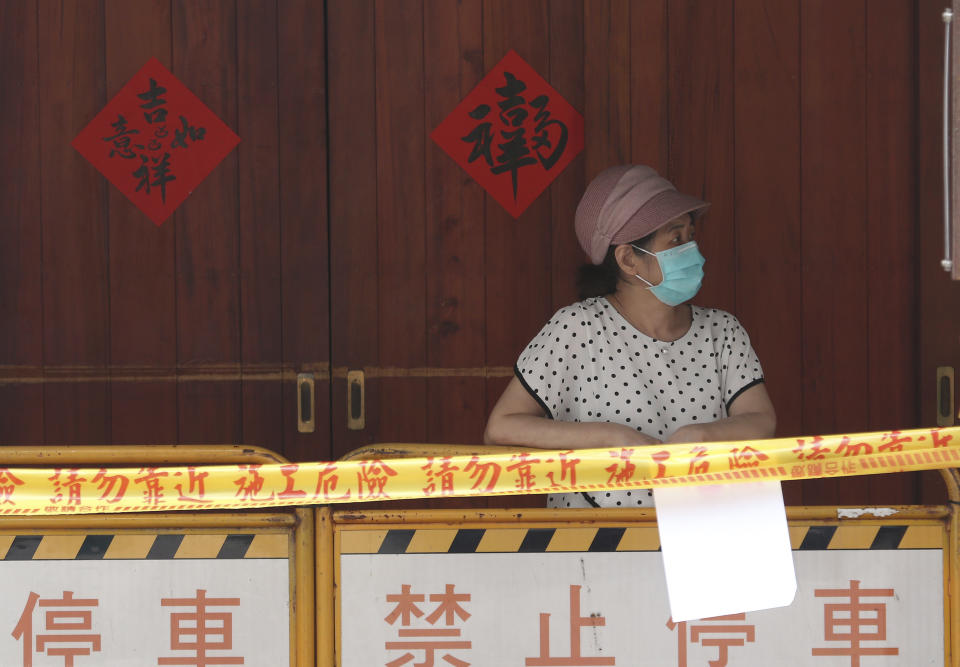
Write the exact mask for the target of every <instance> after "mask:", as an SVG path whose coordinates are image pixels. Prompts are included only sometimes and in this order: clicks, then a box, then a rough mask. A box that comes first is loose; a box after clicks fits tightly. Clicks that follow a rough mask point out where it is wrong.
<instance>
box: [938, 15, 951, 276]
mask: <svg viewBox="0 0 960 667" xmlns="http://www.w3.org/2000/svg"><path fill="white" fill-rule="evenodd" d="M952 21H953V10H951V9H944V10H943V30H944V36H943V259H942V260H941V261H940V266H942V267H943V270H944V271H952V270H953V257H952V255H953V249H952V248H951V239H950V195H951V192H952V189H953V188H952V187H951V183H950V24H951V22H952Z"/></svg>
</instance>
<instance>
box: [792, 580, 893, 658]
mask: <svg viewBox="0 0 960 667" xmlns="http://www.w3.org/2000/svg"><path fill="white" fill-rule="evenodd" d="M814 595H815V596H816V597H818V598H821V597H828V598H846V599H847V602H841V603H835V604H824V605H823V638H824V639H825V640H826V641H828V642H844V643H846V644H848V646H837V647H831V648H815V649H813V650H812V651H811V654H812V655H815V656H848V657H849V658H850V667H860V658H862V657H864V656H869V655H899V653H900V650H899V649H898V648H894V647H885V646H871V647H868V646H863V645H862V642H865V641H871V642H884V641H886V639H887V603H886V602H873V603H866V602H863V598H885V597H886V598H889V597H893V596H894V591H893V589H892V588H860V582H859V581H857V580H855V579H851V580H850V587H849V588H843V589H830V588H819V589H816V590H814Z"/></svg>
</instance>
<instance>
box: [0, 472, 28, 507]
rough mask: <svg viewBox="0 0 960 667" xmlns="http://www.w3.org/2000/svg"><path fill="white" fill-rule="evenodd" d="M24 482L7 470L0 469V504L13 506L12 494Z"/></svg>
mask: <svg viewBox="0 0 960 667" xmlns="http://www.w3.org/2000/svg"><path fill="white" fill-rule="evenodd" d="M23 484H24V481H23V480H22V479H20V478H19V477H17V476H16V475H14V474H13V473H12V472H10V470H9V468H0V499H2V500H0V504H7V505H15V504H16V503H14V502H13V492H14V490H15V489H16V488H17V487H18V486H23Z"/></svg>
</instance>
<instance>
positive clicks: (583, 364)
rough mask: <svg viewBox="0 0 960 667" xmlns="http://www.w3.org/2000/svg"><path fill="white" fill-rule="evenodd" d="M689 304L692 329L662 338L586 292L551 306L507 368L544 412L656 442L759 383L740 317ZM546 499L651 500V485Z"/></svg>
mask: <svg viewBox="0 0 960 667" xmlns="http://www.w3.org/2000/svg"><path fill="white" fill-rule="evenodd" d="M691 308H692V311H693V321H692V324H691V325H690V329H689V330H688V331H687V332H686V333H685V334H684V335H683V336H681V337H680V338H678V339H677V340H674V341H662V340H657V339H655V338H650V337H649V336H647V335H645V334H643V333H641V332H640V331H638V330H637V329H635V328H634V327H633V326H632V325H631V324H630V323H629V322H627V321H626V320H625V319H624V318H623V316H622V315H621V314H620V313H619V312H618V311H617V310H616V308H614V307H613V306H612V305H610V302H609V301H607V299H606V298H605V297H597V298H592V299H586V300H585V301H581V302H579V303H575V304H573V305H571V306H567V307H565V308H561V309H560V310H559V311H557V313H556V314H555V315H554V316H553V317H552V318H551V319H550V321H549V322H548V323H547V324H546V326H544V327H543V329H542V330H541V331H540V333H539V334H537V336H536V337H535V338H534V339H533V340H532V341H531V342H530V344H529V345H527V347H526V349H525V350H524V351H523V353H522V354H521V355H520V358H519V360H518V361H517V365H516V368H515V369H514V370H515V372H516V375H517V377H518V378H519V379H520V382H521V383H522V384H523V385H524V387H526V389H527V391H529V392H530V394H531V395H532V396H533V397H534V398H535V399H536V400H537V402H538V403H539V404H540V405H541V407H542V408H543V409H544V411H545V412H546V413H547V416H548V417H550V418H551V419H557V420H562V421H579V422H587V421H605V422H616V423H620V424H625V425H627V426H632V427H634V428H636V429H637V430H638V431H641V432H642V433H645V434H646V435H649V436H651V437H654V438H657V439H658V440H663V439H665V438H668V437H669V436H670V435H671V434H672V433H673V432H674V431H675V430H677V429H678V428H680V427H681V426H685V425H687V424H693V423H697V422H711V421H715V420H717V419H722V418H724V417H726V416H728V410H729V408H730V405H731V404H732V403H733V401H734V400H735V399H736V398H737V396H739V395H740V394H741V393H742V392H744V391H745V390H747V389H749V388H750V387H752V386H753V385H755V384H757V383H759V382H763V370H762V368H761V367H760V361H759V360H758V359H757V355H756V353H754V351H753V348H752V347H751V346H750V338H749V337H748V336H747V332H746V331H744V329H743V327H742V326H741V325H740V322H738V321H737V318H736V317H734V316H733V315H731V314H730V313H727V312H724V311H722V310H716V309H712V308H700V307H698V306H691ZM611 444H613V443H611ZM547 505H548V506H549V507H591V506H601V507H636V506H641V507H649V506H652V505H653V492H652V491H649V490H647V489H643V490H632V491H610V492H606V491H604V492H597V493H584V494H554V495H550V496H548V498H547Z"/></svg>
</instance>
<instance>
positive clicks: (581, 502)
mask: <svg viewBox="0 0 960 667" xmlns="http://www.w3.org/2000/svg"><path fill="white" fill-rule="evenodd" d="M708 206H709V204H707V203H706V202H703V201H700V200H699V199H696V198H694V197H691V196H689V195H685V194H682V193H680V192H677V190H676V189H675V188H674V187H673V185H671V184H670V182H669V181H667V180H666V179H664V178H661V177H660V176H658V175H657V173H656V171H654V170H653V169H651V168H650V167H646V166H642V165H623V166H618V167H611V168H610V169H607V170H605V171H603V172H601V173H600V174H599V175H598V176H597V177H596V178H595V179H594V180H593V181H592V182H591V183H590V185H589V186H588V187H587V190H586V192H585V193H584V195H583V198H582V199H581V200H580V204H579V206H578V207H577V213H576V230H577V237H578V239H579V240H580V245H581V246H582V247H583V249H584V251H585V252H586V253H587V256H588V257H589V258H590V262H591V263H590V264H587V265H585V266H584V267H582V268H581V270H580V276H579V281H578V287H579V290H580V298H581V301H579V302H577V303H575V304H573V305H571V306H567V307H565V308H562V309H560V310H559V311H558V312H557V313H556V314H555V315H554V316H553V317H552V318H551V319H550V321H549V322H548V323H547V324H546V326H545V327H544V328H543V329H542V330H541V331H540V333H539V334H538V335H537V336H536V337H535V338H534V339H533V340H532V341H531V342H530V344H529V345H527V347H526V349H525V350H524V351H523V352H522V354H521V355H520V358H519V360H518V361H517V364H516V367H515V369H514V371H515V376H514V378H513V379H512V380H511V382H510V384H509V385H508V386H507V388H506V390H505V391H504V393H503V395H502V396H501V397H500V400H499V401H498V402H497V404H496V405H495V406H494V408H493V411H492V412H491V414H490V419H489V420H488V422H487V428H486V432H485V434H484V439H485V441H486V442H487V443H490V444H506V445H519V446H524V447H541V448H547V449H589V448H596V447H617V448H619V447H627V448H630V447H636V446H643V445H656V444H659V443H665V442H667V443H678V442H685V443H690V442H710V441H729V440H749V439H757V438H768V437H771V436H772V435H773V432H774V427H775V425H776V416H775V413H774V410H773V405H772V404H771V403H770V398H769V396H768V395H767V391H766V388H765V387H764V384H763V371H762V369H761V367H760V362H759V361H758V360H757V356H756V354H755V353H754V351H753V348H752V347H751V346H750V339H749V338H748V336H747V334H746V332H745V331H744V330H743V327H742V326H741V325H740V323H739V322H738V321H737V319H736V318H735V317H734V316H733V315H731V314H729V313H726V312H724V311H721V310H716V309H711V308H700V307H698V306H694V305H691V304H689V303H687V302H688V301H689V300H690V299H692V298H693V297H694V295H695V294H696V293H697V291H698V290H699V288H700V284H701V282H702V280H703V264H704V258H703V256H702V255H701V254H700V251H699V249H698V248H697V243H696V240H695V232H696V226H697V222H698V220H699V219H700V218H701V217H702V215H703V213H704V212H705V210H706V208H707V207H708ZM547 504H548V506H550V507H591V506H592V507H597V506H604V507H606V506H612V507H617V506H619V507H636V506H641V507H642V506H652V505H653V497H652V492H651V491H648V490H633V491H610V492H607V491H603V492H596V493H583V494H556V495H551V496H548V500H547Z"/></svg>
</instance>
